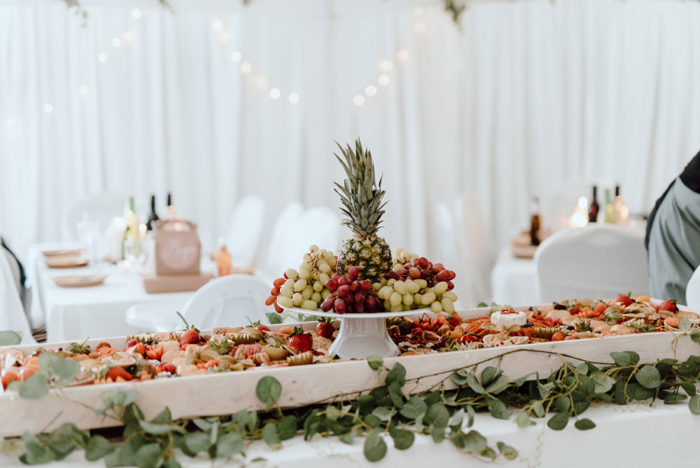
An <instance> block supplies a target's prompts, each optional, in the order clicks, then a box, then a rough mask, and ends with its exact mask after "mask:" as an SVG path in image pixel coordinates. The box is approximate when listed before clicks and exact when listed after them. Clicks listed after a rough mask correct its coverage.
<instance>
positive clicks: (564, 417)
mask: <svg viewBox="0 0 700 468" xmlns="http://www.w3.org/2000/svg"><path fill="white" fill-rule="evenodd" d="M568 422H569V414H568V413H557V414H555V415H554V416H552V417H551V418H550V419H549V421H547V426H549V427H550V428H551V429H554V430H555V431H561V430H562V429H564V428H565V427H566V425H567V424H568Z"/></svg>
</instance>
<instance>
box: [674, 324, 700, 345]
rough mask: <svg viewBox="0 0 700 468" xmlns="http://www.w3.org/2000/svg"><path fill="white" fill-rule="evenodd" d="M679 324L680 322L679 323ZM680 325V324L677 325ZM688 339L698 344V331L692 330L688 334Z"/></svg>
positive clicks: (699, 334)
mask: <svg viewBox="0 0 700 468" xmlns="http://www.w3.org/2000/svg"><path fill="white" fill-rule="evenodd" d="M679 322H680V321H679ZM679 325H680V323H679ZM690 339H691V340H693V341H694V342H696V343H700V330H693V331H691V332H690Z"/></svg>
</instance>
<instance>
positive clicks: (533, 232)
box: [530, 198, 542, 245]
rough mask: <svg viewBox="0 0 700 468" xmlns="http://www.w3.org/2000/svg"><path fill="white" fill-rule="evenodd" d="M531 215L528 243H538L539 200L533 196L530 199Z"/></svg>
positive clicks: (540, 221) (540, 222) (539, 223)
mask: <svg viewBox="0 0 700 468" xmlns="http://www.w3.org/2000/svg"><path fill="white" fill-rule="evenodd" d="M531 211H532V217H531V218H530V243H531V244H532V245H540V227H541V224H542V218H541V216H540V200H539V199H538V198H535V199H534V200H533V201H532V209H531Z"/></svg>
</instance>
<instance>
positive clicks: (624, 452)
mask: <svg viewBox="0 0 700 468" xmlns="http://www.w3.org/2000/svg"><path fill="white" fill-rule="evenodd" d="M515 415H517V413H515V414H514V415H513V416H512V417H511V419H510V421H504V420H497V419H494V418H492V417H491V416H490V415H488V414H477V415H476V417H475V420H474V425H473V426H472V429H474V430H477V431H479V432H480V433H481V434H482V435H483V436H485V437H486V438H487V439H488V443H489V446H491V447H493V448H494V449H495V450H497V449H496V443H497V442H499V441H502V442H504V443H506V444H507V445H510V446H511V447H513V448H515V449H516V450H517V451H518V452H519V453H518V457H517V458H516V459H515V460H513V461H511V462H509V463H504V462H505V460H504V459H503V457H501V458H500V459H499V464H504V465H505V466H513V467H519V466H523V467H528V468H531V467H535V466H545V467H547V466H568V467H586V468H588V467H591V466H596V465H597V466H636V467H640V468H643V467H650V468H651V467H654V468H656V467H661V466H674V467H691V466H693V467H694V466H697V455H696V451H695V450H694V447H695V446H696V434H698V432H699V431H700V416H695V415H693V414H692V413H691V412H690V410H689V409H688V405H687V404H686V403H680V404H675V405H664V404H663V403H659V402H657V403H655V404H654V405H653V407H649V406H648V405H642V404H639V405H628V406H624V407H623V406H615V405H605V406H602V407H596V408H591V409H589V410H588V411H586V412H585V413H584V414H583V415H582V417H586V418H589V419H591V420H592V421H593V422H594V423H595V424H596V425H597V427H595V428H594V429H591V430H587V431H579V430H578V429H575V428H574V425H573V422H574V421H573V420H571V421H570V422H569V424H568V426H567V427H566V428H565V429H564V430H562V431H554V430H552V429H550V428H548V427H546V426H545V422H544V421H543V420H535V421H537V424H536V425H535V426H531V427H529V428H526V429H521V428H519V427H518V426H517V425H516V424H515ZM385 441H386V443H387V446H388V450H387V454H386V456H385V457H384V459H382V460H381V461H380V462H377V463H372V464H371V466H377V467H380V468H381V467H387V468H389V467H396V466H405V467H413V466H420V467H443V468H444V467H453V466H454V467H462V466H465V465H470V464H471V465H476V466H479V465H480V462H478V461H477V460H475V459H474V458H472V457H470V456H469V455H466V454H463V453H460V452H459V451H458V450H457V449H456V448H455V446H454V445H453V444H451V443H450V442H449V441H447V440H445V441H443V442H442V443H439V444H435V443H434V442H433V441H432V438H431V437H428V436H417V437H416V440H415V442H414V444H413V446H412V447H410V448H409V449H407V450H397V449H395V448H394V447H393V443H392V441H391V439H390V438H389V437H388V436H387V437H386V438H385ZM363 443H364V439H363V438H356V439H355V441H354V442H353V444H352V445H347V444H344V443H342V442H340V441H339V440H338V439H337V438H335V437H331V438H326V439H322V438H320V437H318V436H316V437H315V438H314V439H313V440H311V441H310V442H305V441H304V440H303V437H302V436H296V437H294V438H292V439H290V440H288V441H285V442H283V448H282V449H281V450H277V451H273V450H272V449H271V448H269V447H268V446H267V445H266V444H265V443H264V442H262V441H257V442H253V443H251V444H250V445H249V446H248V447H247V449H246V459H245V461H246V462H247V463H245V465H243V464H242V463H241V461H243V459H242V458H239V457H234V458H232V459H229V460H221V461H218V460H217V461H214V462H212V461H211V460H209V459H208V458H206V457H203V456H200V457H198V458H196V459H192V458H189V457H186V456H184V455H182V454H180V455H179V457H178V461H179V462H180V463H181V465H182V466H183V467H192V468H211V467H224V466H226V467H227V466H250V467H261V468H262V467H279V466H284V467H299V468H311V467H324V468H325V467H327V466H333V467H334V468H344V467H357V466H368V465H370V463H369V462H368V461H367V460H366V459H365V457H364V454H363ZM257 458H262V459H264V460H261V461H257V462H252V461H253V460H255V459H257ZM0 466H3V467H7V468H9V467H13V468H14V467H20V466H25V465H23V464H22V463H21V462H20V461H19V460H17V459H16V458H10V457H9V456H6V455H2V454H0ZM48 466H49V467H56V468H67V467H80V466H86V467H87V466H104V462H102V461H98V462H93V463H91V462H88V461H86V460H85V458H84V453H83V452H81V451H77V452H74V453H73V454H71V455H70V456H68V457H67V458H66V459H64V460H63V461H61V462H55V463H53V464H50V465H48Z"/></svg>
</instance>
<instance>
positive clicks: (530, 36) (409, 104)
mask: <svg viewBox="0 0 700 468" xmlns="http://www.w3.org/2000/svg"><path fill="white" fill-rule="evenodd" d="M81 3H83V4H84V5H86V7H87V10H88V12H89V17H88V19H87V23H86V25H85V26H84V27H82V26H81V24H82V20H81V19H80V18H77V17H76V16H75V15H73V14H72V13H71V12H68V11H66V8H65V5H64V4H63V2H61V1H59V0H0V232H1V233H3V234H4V235H6V236H7V237H9V238H10V239H11V240H12V241H13V242H14V243H15V246H19V250H20V251H21V252H23V251H24V250H23V249H24V248H25V247H26V246H27V245H28V244H30V243H33V242H38V241H48V240H56V239H57V238H59V237H60V233H61V223H62V216H63V214H64V210H65V208H66V207H67V206H68V205H70V204H71V203H73V202H74V201H76V200H78V199H80V198H81V197H84V196H86V195H88V194H90V193H95V192H101V191H107V192H114V193H120V194H125V195H126V194H133V195H135V196H137V197H141V198H142V199H145V198H146V197H148V196H149V195H150V194H151V193H155V194H157V195H158V196H159V197H160V200H161V201H162V199H163V196H164V194H165V192H167V191H172V192H173V195H174V198H175V202H176V205H177V207H178V209H179V211H180V212H181V213H182V214H183V215H185V216H186V217H189V218H191V219H193V220H195V221H196V222H198V223H199V224H200V226H201V230H202V233H203V237H204V241H205V243H207V244H210V245H211V244H212V243H213V242H214V239H215V238H216V236H218V235H221V234H223V232H224V230H225V229H226V226H227V223H228V220H229V216H230V214H231V212H232V210H233V207H234V205H235V203H236V201H237V200H239V199H241V198H242V197H243V196H245V195H247V194H259V195H261V196H263V197H265V199H266V201H267V204H268V207H269V209H268V211H269V213H268V218H269V220H268V226H270V225H271V223H270V222H269V221H271V220H272V219H273V218H274V216H275V215H276V214H277V213H278V212H279V211H280V210H281V209H282V208H283V206H284V205H285V204H287V203H289V202H291V201H293V200H301V201H302V202H303V203H304V204H305V205H307V206H314V205H327V206H331V207H335V206H337V205H338V199H337V195H336V194H335V193H333V192H332V184H331V182H332V181H333V180H340V179H341V178H342V173H341V168H340V166H339V164H338V163H337V162H336V161H335V159H334V158H333V157H332V156H331V153H332V151H333V149H334V145H333V143H332V142H333V141H334V140H337V141H338V142H341V143H346V142H352V141H353V140H354V139H355V138H357V137H358V136H360V137H361V138H362V141H363V143H365V144H366V145H367V146H368V147H369V148H370V149H371V151H372V153H373V155H374V157H375V161H376V164H377V166H378V169H379V171H380V172H383V174H384V187H385V188H386V189H387V193H388V199H389V204H388V205H387V215H386V224H385V226H386V227H385V228H384V230H383V231H382V233H383V235H384V236H385V237H386V238H387V240H388V241H389V242H390V244H391V245H392V246H394V247H397V246H404V247H407V248H408V249H410V250H412V251H417V252H419V253H427V254H431V255H433V256H434V257H435V258H437V259H439V257H440V249H439V248H437V246H436V245H435V242H437V239H438V235H437V232H436V230H435V227H434V226H435V222H434V210H433V207H434V206H435V203H436V202H437V201H445V202H447V203H448V204H449V206H452V205H453V203H454V200H455V199H456V197H457V196H458V195H460V194H468V195H472V196H474V197H476V199H477V201H478V203H479V205H480V207H481V209H482V210H483V212H484V213H485V214H486V216H487V220H488V225H487V226H486V229H487V230H488V232H489V233H490V235H491V237H492V239H493V240H494V242H493V244H494V246H495V247H499V246H500V245H502V243H503V242H505V241H506V239H507V236H508V234H509V232H510V230H511V228H512V226H513V225H515V224H517V223H521V222H524V221H526V220H527V218H528V204H529V200H530V198H531V197H533V196H539V197H540V198H541V199H542V201H543V203H544V207H545V212H547V208H548V207H550V206H552V202H553V200H552V199H553V197H554V196H555V194H556V193H557V192H558V191H559V190H561V189H562V188H564V187H566V185H567V184H569V183H572V182H574V181H581V180H592V179H595V178H599V179H600V178H602V179H607V180H611V181H616V182H618V183H620V184H621V185H622V189H623V195H624V196H625V199H626V201H627V202H628V204H629V205H630V208H631V210H632V211H633V212H648V211H649V210H650V209H651V207H652V206H653V203H654V201H655V199H656V198H657V197H658V196H659V195H660V194H661V192H663V190H664V189H665V187H666V186H667V185H668V184H669V183H670V181H671V180H672V179H673V178H674V177H675V176H676V175H677V174H678V173H679V172H680V171H681V169H682V168H683V166H684V165H685V163H686V162H687V161H688V160H689V159H690V158H691V157H692V156H693V155H694V154H695V153H697V151H698V150H700V89H699V87H698V85H697V83H700V2H691V1H682V0H667V1H663V0H626V1H622V0H556V1H550V0H517V1H508V2H500V1H478V2H473V3H470V4H469V6H468V8H467V10H466V12H465V13H464V15H463V17H462V20H461V24H460V25H459V26H456V25H454V24H453V23H452V20H451V18H450V16H449V15H447V14H446V13H445V12H444V11H443V10H442V3H441V2H440V1H438V0H434V1H424V2H407V1H388V2H387V1H382V0H362V1H357V0H336V1H335V2H330V1H321V0H308V1H304V0H285V1H280V0H253V2H252V4H251V5H250V6H249V7H242V6H241V5H240V3H239V2H238V1H233V0H232V1H230V2H228V1H226V2H224V1H216V0H208V1H196V0H180V1H171V2H170V3H171V4H172V5H173V6H174V9H175V13H174V14H173V13H171V12H169V11H167V10H165V9H163V8H161V7H159V6H157V4H155V2H152V1H151V2H145V1H141V2H139V1H136V0H133V1H132V0H111V1H107V0H103V1H97V0H95V1H92V2H90V1H88V0H85V1H83V2H81ZM135 8H139V12H140V13H141V17H140V18H136V17H134V13H135V12H134V9H135ZM113 44H116V45H118V47H115V45H113ZM237 53H240V57H241V58H240V59H239V55H237ZM101 54H104V55H101ZM232 54H233V55H232ZM100 59H102V60H104V61H101V60H100ZM238 59H239V60H238ZM385 61H389V62H385ZM247 64H249V66H250V70H249V71H248V72H247V73H245V71H247V70H248V69H247V68H246V67H247V66H248V65H247ZM381 74H386V75H387V77H388V78H389V84H388V85H387V86H382V85H380V84H379V83H378V77H379V75H381ZM368 85H373V86H375V87H376V88H377V90H378V91H377V93H376V95H375V96H373V97H370V96H368V95H367V94H365V88H366V87H367V86H368ZM273 88H277V89H279V90H280V97H279V98H278V99H272V98H271V97H270V92H271V90H272V89H273ZM292 93H296V94H297V95H298V98H299V101H298V103H296V104H292V103H290V101H289V97H290V94H292ZM357 95H360V96H363V99H364V103H363V105H362V106H361V107H357V106H355V105H354V104H353V98H354V97H355V96H357ZM49 111H50V112H49ZM572 209H573V207H572ZM309 228H310V229H311V228H312V227H311V226H310V227H309ZM331 247H333V246H331ZM444 260H447V259H444ZM484 299H487V298H484ZM480 300H481V298H480Z"/></svg>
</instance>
